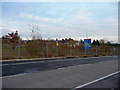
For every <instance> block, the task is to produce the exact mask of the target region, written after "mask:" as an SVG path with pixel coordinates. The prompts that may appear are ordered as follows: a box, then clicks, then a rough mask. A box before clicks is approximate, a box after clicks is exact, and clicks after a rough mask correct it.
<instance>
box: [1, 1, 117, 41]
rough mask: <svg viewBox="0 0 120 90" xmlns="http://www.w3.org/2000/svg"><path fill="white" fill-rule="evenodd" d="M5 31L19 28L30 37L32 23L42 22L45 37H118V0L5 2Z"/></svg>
mask: <svg viewBox="0 0 120 90" xmlns="http://www.w3.org/2000/svg"><path fill="white" fill-rule="evenodd" d="M2 18H3V21H2V20H0V21H2V24H3V28H2V35H5V34H7V33H9V32H13V31H16V30H18V32H19V34H20V36H21V37H23V38H28V37H29V27H28V25H33V24H36V25H38V26H39V29H40V33H41V35H42V38H69V37H71V38H74V39H83V38H86V33H88V38H92V39H102V38H106V37H107V39H108V40H112V41H118V3H117V2H3V3H2Z"/></svg>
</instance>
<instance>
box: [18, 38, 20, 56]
mask: <svg viewBox="0 0 120 90" xmlns="http://www.w3.org/2000/svg"><path fill="white" fill-rule="evenodd" d="M18 58H20V37H19V39H18Z"/></svg>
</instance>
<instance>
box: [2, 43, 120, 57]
mask: <svg viewBox="0 0 120 90" xmlns="http://www.w3.org/2000/svg"><path fill="white" fill-rule="evenodd" d="M12 47H13V44H12V43H7V44H5V43H3V44H2V59H14V58H48V57H83V56H102V55H118V54H119V53H118V50H119V47H114V46H109V45H100V46H93V45H92V47H91V54H90V50H86V52H85V50H84V45H83V44H79V45H73V44H66V43H59V45H58V46H56V42H49V41H48V42H46V41H45V42H32V41H30V42H21V43H19V44H17V45H16V48H14V49H13V48H12Z"/></svg>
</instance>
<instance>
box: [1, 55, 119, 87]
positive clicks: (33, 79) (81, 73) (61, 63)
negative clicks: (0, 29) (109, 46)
mask: <svg viewBox="0 0 120 90" xmlns="http://www.w3.org/2000/svg"><path fill="white" fill-rule="evenodd" d="M2 67H3V78H2V80H3V88H71V89H74V88H76V87H78V86H81V85H84V84H86V83H89V82H91V81H94V80H97V79H99V78H101V77H105V76H106V75H109V74H111V73H114V72H118V57H117V56H108V57H92V58H75V59H74V58H73V59H64V60H63V59H59V60H52V61H51V60H48V61H42V62H41V61H37V62H23V63H18V62H17V63H9V64H8V63H4V64H3V66H2ZM13 67H14V68H13ZM12 68H13V69H12ZM12 70H13V71H12ZM14 72H15V73H14ZM111 77H112V79H110V80H107V81H106V79H104V80H105V81H104V80H101V81H98V82H95V83H93V84H90V85H88V86H86V88H90V87H91V88H96V87H97V88H98V86H99V87H100V86H101V84H100V82H102V83H103V86H101V87H102V88H111V87H115V88H116V87H117V86H116V84H114V83H117V81H116V80H117V79H116V77H117V75H115V76H111ZM107 79H109V78H107ZM114 80H115V81H114ZM110 81H111V84H112V85H110V86H109V85H108V82H110ZM112 82H113V83H112Z"/></svg>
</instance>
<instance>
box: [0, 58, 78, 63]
mask: <svg viewBox="0 0 120 90" xmlns="http://www.w3.org/2000/svg"><path fill="white" fill-rule="evenodd" d="M65 58H78V57H51V58H31V59H9V60H0V62H17V61H40V60H56V59H65Z"/></svg>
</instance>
